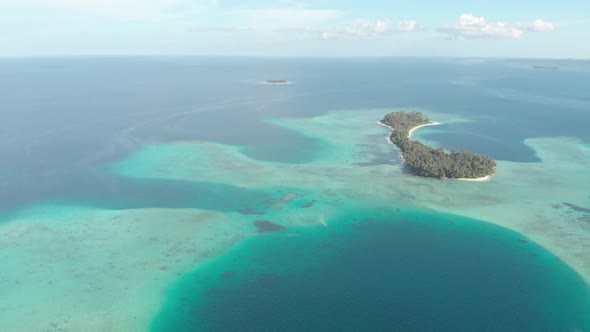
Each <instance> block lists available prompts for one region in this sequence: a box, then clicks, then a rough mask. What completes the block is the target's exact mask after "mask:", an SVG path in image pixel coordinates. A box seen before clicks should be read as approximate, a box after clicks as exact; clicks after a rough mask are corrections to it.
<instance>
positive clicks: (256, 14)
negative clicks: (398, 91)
mask: <svg viewBox="0 0 590 332" xmlns="http://www.w3.org/2000/svg"><path fill="white" fill-rule="evenodd" d="M589 40H590V0H510V1H508V0H373V1H371V0H366V1H359V0H315V1H311V0H308V1H305V0H301V1H299V0H241V1H238V0H233V1H232V0H0V56H45V55H55V56H58V55H59V56H61V55H66V56H67V55H230V56H238V55H250V56H477V57H534V58H590V42H589Z"/></svg>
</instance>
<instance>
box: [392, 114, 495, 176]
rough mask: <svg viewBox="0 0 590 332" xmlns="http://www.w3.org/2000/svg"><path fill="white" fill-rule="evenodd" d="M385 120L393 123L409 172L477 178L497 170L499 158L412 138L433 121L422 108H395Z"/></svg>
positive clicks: (394, 133) (398, 144)
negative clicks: (414, 129)
mask: <svg viewBox="0 0 590 332" xmlns="http://www.w3.org/2000/svg"><path fill="white" fill-rule="evenodd" d="M381 123H383V124H385V125H387V126H389V127H391V128H392V129H393V131H392V132H391V136H390V140H391V142H392V143H393V144H395V145H397V146H398V147H399V148H400V150H401V151H402V157H403V159H404V167H405V168H406V169H407V170H408V172H410V173H412V174H414V175H418V176H424V177H431V178H437V179H477V178H483V177H486V176H490V175H492V174H494V173H495V170H496V161H494V160H493V159H490V158H488V157H485V156H481V155H478V154H475V153H471V152H467V151H458V150H455V149H451V152H450V153H448V152H446V151H445V150H444V149H443V148H437V149H435V148H431V147H429V146H426V145H424V144H422V143H420V142H416V141H413V140H412V139H411V138H410V131H411V130H412V128H415V127H417V126H421V125H425V124H430V123H432V122H431V121H430V120H429V119H428V118H427V117H426V116H425V115H424V114H422V113H419V112H393V113H389V114H387V115H386V116H385V117H384V118H383V120H381Z"/></svg>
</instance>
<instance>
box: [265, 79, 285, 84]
mask: <svg viewBox="0 0 590 332" xmlns="http://www.w3.org/2000/svg"><path fill="white" fill-rule="evenodd" d="M266 83H267V84H289V83H290V82H289V81H288V80H266Z"/></svg>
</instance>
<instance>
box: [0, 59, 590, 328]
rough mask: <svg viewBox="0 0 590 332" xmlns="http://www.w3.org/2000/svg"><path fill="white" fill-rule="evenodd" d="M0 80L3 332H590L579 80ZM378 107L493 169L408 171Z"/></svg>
mask: <svg viewBox="0 0 590 332" xmlns="http://www.w3.org/2000/svg"><path fill="white" fill-rule="evenodd" d="M0 77H2V80H0V88H1V91H2V92H3V93H2V96H3V98H2V100H1V101H0V138H1V139H0V155H1V156H2V167H0V176H1V177H2V180H3V181H2V183H1V184H0V248H2V249H3V250H2V255H0V264H1V266H3V268H2V271H1V272H0V281H1V282H0V294H1V296H0V313H1V314H0V316H1V317H2V319H0V330H2V331H38V330H48V329H55V330H59V329H62V330H85V331H107V330H108V331H148V330H149V331H169V330H177V331H236V330H237V331H240V330H242V331H247V330H357V331H358V330H393V331H395V330H399V331H412V330H416V331H429V330H437V331H473V330H482V331H486V330H503V331H504V330H506V331H510V330H514V331H586V330H590V287H589V285H588V282H589V280H590V255H589V254H588V252H589V250H590V221H589V220H590V210H589V209H590V192H588V188H590V149H589V145H588V144H589V143H590V133H589V131H588V130H587V128H586V124H587V123H590V111H588V109H589V106H590V96H588V94H587V92H586V91H585V87H586V86H588V84H589V83H590V70H588V67H583V66H582V67H581V66H580V65H579V63H575V64H573V63H568V62H567V61H564V62H563V63H562V64H561V65H560V68H559V69H558V70H542V69H534V68H532V67H531V66H529V65H527V64H526V63H522V62H519V63H515V62H510V61H501V60H485V59H459V58H457V59H454V58H246V57H244V58H240V57H237V58H233V57H227V58H224V57H221V58H208V57H96V58H93V57H73V58H67V57H65V58H4V59H0ZM267 79H288V80H289V81H291V84H288V85H269V84H264V81H265V80H267ZM397 110H417V111H421V112H424V113H425V114H427V115H428V116H429V117H430V118H431V120H433V121H437V122H441V123H442V125H440V126H433V127H424V128H421V129H420V130H418V131H417V132H416V133H415V134H414V135H413V137H414V138H415V139H418V140H421V141H424V142H426V143H429V144H432V145H434V146H445V147H455V148H459V149H467V150H470V151H473V152H476V153H481V154H486V155H488V156H490V157H492V158H495V159H496V160H498V171H497V174H496V175H495V176H494V177H493V178H492V180H491V181H489V182H477V183H472V182H462V181H440V180H433V179H423V178H417V177H413V176H410V175H408V174H406V173H405V172H404V171H403V169H402V167H401V160H400V158H399V151H398V150H397V149H396V148H395V147H394V146H392V145H390V144H388V142H387V141H386V139H385V137H386V136H387V135H388V130H387V128H385V127H382V126H378V125H377V123H376V122H377V121H378V120H379V119H380V118H381V117H382V116H383V115H385V114H386V113H388V112H391V111H397ZM31 317H35V319H31Z"/></svg>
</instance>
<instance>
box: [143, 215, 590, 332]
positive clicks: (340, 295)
mask: <svg viewBox="0 0 590 332" xmlns="http://www.w3.org/2000/svg"><path fill="white" fill-rule="evenodd" d="M339 218H340V219H341V220H338V221H336V220H330V221H328V223H329V224H330V225H332V224H334V225H337V226H330V227H329V228H325V227H320V228H312V229H289V230H284V231H280V232H277V233H274V234H270V235H264V236H260V237H257V238H254V239H251V240H248V241H246V242H245V243H243V244H242V245H240V246H239V247H237V248H235V249H233V250H232V251H230V252H229V253H227V254H225V255H223V256H222V257H220V258H218V259H216V260H214V261H211V262H209V263H208V264H206V265H204V266H203V267H201V268H200V269H198V270H197V271H195V272H194V273H192V274H190V275H187V276H186V277H183V279H182V280H181V281H180V282H179V283H178V284H177V285H176V286H175V287H174V288H173V290H172V291H171V293H170V295H169V299H168V301H167V303H166V306H165V307H164V309H163V310H162V311H161V312H160V314H159V315H158V316H157V318H156V320H155V321H154V323H153V325H152V329H151V330H152V331H170V330H174V331H195V330H199V331H253V330H256V331H259V330H273V331H278V330H281V331H293V330H331V331H335V330H346V331H359V330H389V331H392V330H393V331H408V330H411V331H431V330H432V331H434V330H436V331H586V330H588V329H590V290H588V289H587V288H584V281H583V280H582V279H581V278H579V277H578V276H576V275H575V274H574V273H572V271H571V270H570V269H569V268H568V267H566V266H564V265H563V263H562V262H561V261H560V260H559V259H557V258H556V257H554V256H552V255H550V254H549V253H547V252H546V251H544V250H543V249H542V248H540V247H539V246H537V245H535V244H534V243H531V242H529V241H528V239H526V238H525V237H523V236H522V235H519V234H517V233H514V232H510V231H508V230H506V229H503V228H501V227H497V226H493V225H490V224H485V223H480V222H477V221H474V220H469V219H466V218H461V217H458V216H453V215H444V214H434V213H429V212H426V211H408V212H406V211H405V210H403V211H401V212H400V211H397V210H394V209H375V210H372V211H362V210H361V211H355V210H351V211H348V212H347V213H343V214H342V215H341V216H340V217H339Z"/></svg>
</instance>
